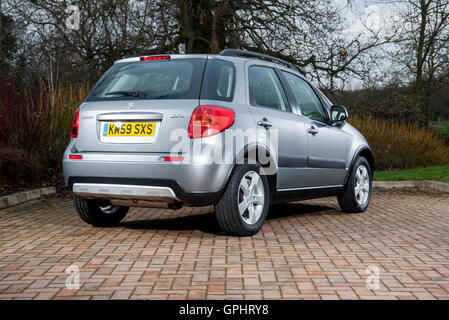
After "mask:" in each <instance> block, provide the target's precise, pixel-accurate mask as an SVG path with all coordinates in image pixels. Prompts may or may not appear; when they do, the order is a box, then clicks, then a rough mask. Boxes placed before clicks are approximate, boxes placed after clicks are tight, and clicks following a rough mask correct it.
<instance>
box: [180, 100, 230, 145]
mask: <svg viewBox="0 0 449 320" xmlns="http://www.w3.org/2000/svg"><path fill="white" fill-rule="evenodd" d="M234 117H235V114H234V111H233V110H231V109H228V108H224V107H217V106H198V107H197V108H196V109H195V111H193V114H192V118H191V119H190V124H189V137H190V138H204V137H209V136H213V135H215V134H217V133H220V132H222V131H224V130H226V129H227V128H229V127H230V126H231V125H232V124H233V123H234Z"/></svg>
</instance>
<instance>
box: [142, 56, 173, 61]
mask: <svg viewBox="0 0 449 320" xmlns="http://www.w3.org/2000/svg"><path fill="white" fill-rule="evenodd" d="M151 60H170V56H150V57H140V61H151Z"/></svg>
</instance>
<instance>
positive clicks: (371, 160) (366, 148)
mask: <svg viewBox="0 0 449 320" xmlns="http://www.w3.org/2000/svg"><path fill="white" fill-rule="evenodd" d="M362 153H367V154H368V155H369V158H368V159H366V160H368V162H369V164H370V166H371V178H372V177H373V174H374V153H373V150H371V148H370V147H369V146H367V145H362V146H360V147H359V148H358V149H357V151H356V152H355V153H354V155H353V156H352V160H351V164H350V165H349V169H348V172H346V177H345V180H344V181H343V185H346V183H347V182H348V180H349V176H350V175H351V171H352V168H353V167H354V163H355V161H356V160H357V158H358V157H359V156H360V155H361V154H362Z"/></svg>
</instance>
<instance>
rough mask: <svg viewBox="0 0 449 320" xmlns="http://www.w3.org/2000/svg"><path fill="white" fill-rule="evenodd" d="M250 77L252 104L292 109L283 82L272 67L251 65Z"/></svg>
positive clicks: (286, 109)
mask: <svg viewBox="0 0 449 320" xmlns="http://www.w3.org/2000/svg"><path fill="white" fill-rule="evenodd" d="M248 78H249V80H248V81H249V94H250V100H251V104H252V105H255V106H261V107H268V108H272V109H279V110H282V111H291V110H290V106H289V104H288V101H287V97H286V95H285V92H284V89H283V88H282V85H281V82H280V81H279V78H278V76H277V74H276V72H275V71H274V70H273V69H272V68H269V67H262V66H251V67H250V68H249V71H248Z"/></svg>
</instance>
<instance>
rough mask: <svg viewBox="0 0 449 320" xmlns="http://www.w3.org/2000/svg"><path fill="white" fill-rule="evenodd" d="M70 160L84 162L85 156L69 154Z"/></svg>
mask: <svg viewBox="0 0 449 320" xmlns="http://www.w3.org/2000/svg"><path fill="white" fill-rule="evenodd" d="M69 159H70V160H82V159H83V156H82V155H80V154H69Z"/></svg>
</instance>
